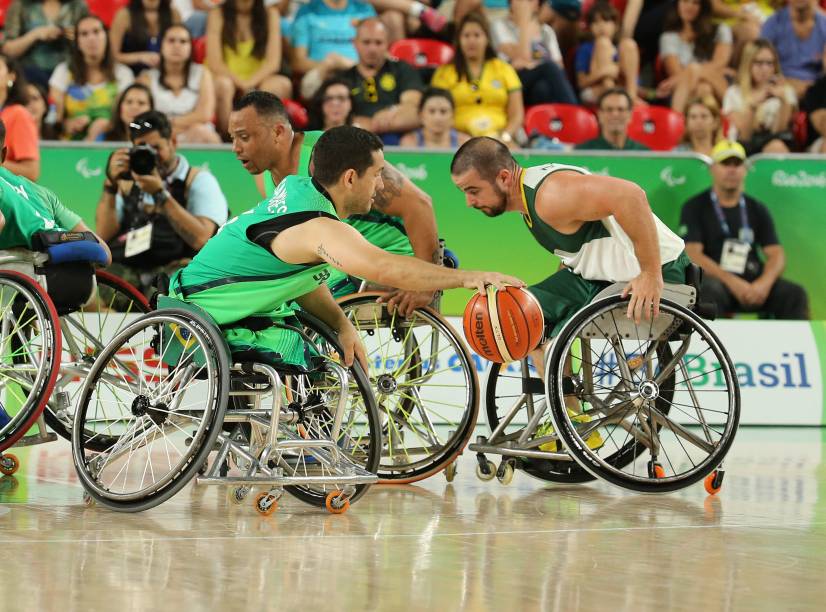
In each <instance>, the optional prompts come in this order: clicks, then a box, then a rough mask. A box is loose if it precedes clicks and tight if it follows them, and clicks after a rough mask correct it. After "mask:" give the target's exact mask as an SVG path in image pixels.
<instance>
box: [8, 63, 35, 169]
mask: <svg viewBox="0 0 826 612" xmlns="http://www.w3.org/2000/svg"><path fill="white" fill-rule="evenodd" d="M27 85H28V83H27V82H26V78H25V77H24V76H23V73H22V72H21V71H20V70H19V68H18V67H17V65H16V64H15V63H14V61H13V60H11V59H9V58H8V57H7V56H6V55H5V54H2V53H0V109H2V110H0V119H2V120H3V122H4V123H5V124H6V147H7V148H8V152H7V153H6V162H5V163H4V164H3V165H4V166H5V167H6V168H8V169H9V171H11V172H13V173H14V174H17V175H19V176H24V177H26V178H27V179H29V180H32V181H36V180H37V178H38V177H39V176H40V138H39V137H38V135H37V125H36V124H35V121H34V117H32V115H31V113H29V111H28V109H27V108H26V103H27V102H28V101H29V96H28V92H27Z"/></svg>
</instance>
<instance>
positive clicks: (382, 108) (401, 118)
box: [340, 17, 424, 145]
mask: <svg viewBox="0 0 826 612" xmlns="http://www.w3.org/2000/svg"><path fill="white" fill-rule="evenodd" d="M354 44H355V47H356V53H358V58H359V59H358V63H357V64H356V65H355V66H353V67H352V68H350V69H349V70H345V71H344V72H342V73H341V75H340V76H341V77H342V78H343V79H344V80H345V81H347V83H348V84H349V85H350V90H351V92H352V94H353V114H354V115H355V116H354V118H353V123H354V124H356V125H358V126H359V127H362V128H364V129H366V130H370V131H371V132H373V133H375V134H378V135H379V136H381V139H382V140H383V141H384V144H387V145H396V144H399V139H400V137H401V134H402V133H403V132H407V131H410V130H412V129H414V128H417V127H419V102H420V101H421V99H422V89H424V85H423V84H422V79H421V77H420V76H419V73H418V72H416V70H415V69H414V68H413V67H412V66H410V65H409V64H407V63H406V62H400V61H398V60H395V59H392V58H390V56H389V55H388V53H387V50H388V48H389V44H390V43H389V39H388V35H387V28H386V26H385V25H384V24H383V23H382V22H381V21H380V20H379V19H378V18H376V17H374V18H371V19H365V20H364V21H362V22H361V23H359V25H358V27H357V28H356V38H355V41H354Z"/></svg>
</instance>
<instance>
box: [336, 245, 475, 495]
mask: <svg viewBox="0 0 826 612" xmlns="http://www.w3.org/2000/svg"><path fill="white" fill-rule="evenodd" d="M440 248H441V256H442V261H443V262H444V265H445V266H448V267H453V268H455V267H458V260H457V259H456V256H455V255H454V254H453V253H451V252H450V251H449V250H448V249H445V248H444V242H441V244H440ZM354 284H355V286H356V287H360V289H359V291H358V292H357V293H354V294H351V295H348V296H345V297H343V298H340V299H339V300H338V302H339V306H341V308H342V310H344V312H345V313H346V314H347V316H348V318H349V319H350V321H351V322H352V323H353V325H354V326H355V328H356V330H357V331H358V332H359V334H360V336H361V339H362V341H363V342H364V345H365V349H366V352H367V358H368V370H369V372H368V373H369V376H370V383H371V385H372V387H373V392H374V394H375V397H376V403H377V405H378V410H379V414H380V416H381V431H382V436H383V439H384V447H383V449H382V453H381V461H380V463H379V466H378V476H379V481H380V482H385V483H399V484H401V483H409V482H415V481H418V480H421V479H424V478H427V477H428V476H431V475H433V474H435V473H437V472H439V471H442V470H444V472H445V476H446V478H447V480H448V481H452V480H453V478H454V477H455V475H456V463H455V461H456V458H457V457H458V456H459V455H460V454H461V453H462V451H463V449H464V447H465V445H466V444H467V442H468V439H469V438H470V435H471V432H472V431H473V428H474V426H475V425H476V417H477V414H478V412H479V382H478V377H477V375H476V368H475V366H474V362H473V361H472V359H471V356H470V353H469V351H468V349H467V346H466V345H465V342H464V340H463V339H462V338H461V337H460V336H459V335H458V334H457V333H456V331H455V330H454V328H453V327H452V326H451V325H450V323H448V322H447V321H446V320H445V319H444V318H443V317H442V316H441V315H440V314H439V301H440V296H439V295H437V297H436V298H435V299H434V301H433V303H431V304H430V305H429V306H428V307H425V308H418V309H416V310H415V311H414V313H413V314H412V315H411V316H410V317H408V318H404V317H402V316H401V315H399V314H398V313H391V312H389V311H388V309H387V306H386V305H385V304H380V303H378V302H376V299H377V298H378V297H379V295H380V293H378V292H375V291H371V288H370V286H369V285H368V284H367V283H366V282H364V281H361V280H359V279H354Z"/></svg>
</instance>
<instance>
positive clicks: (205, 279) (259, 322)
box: [170, 99, 523, 369]
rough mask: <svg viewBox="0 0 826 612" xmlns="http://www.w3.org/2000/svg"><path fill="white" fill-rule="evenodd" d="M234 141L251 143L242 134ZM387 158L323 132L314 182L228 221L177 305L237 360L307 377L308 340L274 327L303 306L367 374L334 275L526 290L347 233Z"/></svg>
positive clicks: (188, 275)
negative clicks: (210, 326) (214, 329)
mask: <svg viewBox="0 0 826 612" xmlns="http://www.w3.org/2000/svg"><path fill="white" fill-rule="evenodd" d="M259 102H261V104H262V106H261V107H259V108H257V110H256V113H257V117H258V119H259V121H260V122H263V123H264V124H265V125H267V126H269V127H268V129H273V127H274V125H275V122H276V116H277V112H276V110H275V109H274V108H270V109H269V110H270V111H272V112H271V113H270V112H268V107H267V106H266V100H264V99H259ZM234 136H235V137H236V138H237V139H239V140H244V139H247V138H248V136H249V135H248V134H247V133H246V132H245V131H244V130H240V131H239V132H237V133H236V134H234ZM382 148H383V145H382V143H381V140H379V139H378V137H377V136H375V135H374V134H371V133H370V132H367V131H366V130H362V129H360V128H355V127H351V126H342V127H338V128H334V129H332V130H329V131H328V132H325V133H324V134H323V135H322V136H321V137H320V138H319V139H318V142H317V143H316V146H315V148H314V150H313V176H312V177H302V176H295V175H292V176H288V177H287V178H286V179H285V180H284V181H282V182H281V183H280V184H279V185H278V187H277V188H276V190H275V192H274V193H273V195H272V197H269V198H267V199H265V200H264V201H262V202H261V203H260V204H258V206H256V207H255V208H253V209H251V210H249V211H247V212H245V213H243V214H241V215H239V216H238V217H235V218H234V219H231V220H230V221H228V222H227V223H226V225H224V226H223V227H222V228H221V230H219V232H218V233H217V234H216V235H215V236H214V237H213V238H211V239H210V240H209V241H208V242H207V244H206V245H205V246H204V247H203V249H201V251H199V253H198V254H197V255H196V256H195V258H194V259H193V260H192V262H191V263H190V264H189V265H188V266H187V267H186V268H184V269H183V270H180V271H179V272H177V273H176V274H175V275H174V276H173V277H172V279H171V284H170V289H171V295H172V297H176V298H178V299H183V300H185V301H188V302H191V303H194V304H196V305H198V306H200V307H201V308H203V309H204V310H206V311H207V312H208V313H209V314H210V315H211V316H212V317H213V319H215V321H216V322H217V323H218V324H219V325H221V327H222V329H223V330H224V335H225V337H226V339H227V342H228V344H229V346H230V350H231V351H232V352H233V353H240V352H250V351H252V352H255V353H256V355H257V356H258V357H259V358H262V359H265V360H267V361H270V362H272V363H273V364H274V365H277V366H284V365H286V366H292V367H297V368H301V369H309V368H311V367H312V364H311V363H310V361H309V359H310V358H311V357H312V355H310V354H308V351H307V347H306V346H305V344H304V342H303V340H302V338H301V336H300V335H298V334H297V333H296V332H293V331H291V330H287V329H284V328H283V327H275V326H273V325H272V323H273V322H278V321H284V320H288V319H289V317H290V316H291V315H292V313H293V302H296V303H297V304H298V306H299V307H301V308H302V309H304V310H306V311H307V312H309V313H311V314H313V315H315V316H317V317H318V318H320V319H321V320H322V321H324V322H325V323H327V324H328V325H330V327H332V328H333V329H334V330H336V331H337V332H338V334H339V340H340V342H341V345H342V348H343V350H344V355H343V357H344V361H345V363H346V364H347V365H348V366H349V365H351V364H352V363H353V359H354V358H358V359H359V360H360V361H361V362H362V364H363V365H364V366H365V368H366V365H367V364H366V356H365V353H364V348H363V346H362V344H361V342H360V340H359V335H358V332H356V330H355V328H354V327H353V325H352V323H350V321H349V320H348V319H347V316H346V315H345V314H344V312H343V311H342V310H341V308H340V307H339V306H338V304H336V302H335V301H334V299H333V297H332V295H331V294H330V290H329V289H328V288H327V285H326V281H327V278H328V277H329V275H330V268H331V267H333V268H336V269H338V270H342V271H344V272H346V273H347V274H352V275H354V276H358V277H359V278H365V279H368V280H370V281H374V282H377V283H379V284H382V285H386V286H391V287H401V288H403V289H408V290H412V291H434V290H438V289H449V288H454V287H466V288H470V289H479V290H484V286H485V285H486V284H495V285H497V286H500V287H501V286H504V285H506V284H511V285H517V286H522V285H523V283H522V282H521V281H519V280H518V279H516V278H513V277H510V276H506V275H503V274H499V273H496V272H473V271H469V270H453V269H450V268H445V267H443V266H437V265H435V264H431V263H427V262H424V261H421V260H419V259H418V258H416V257H410V256H407V257H405V256H402V255H394V254H391V253H388V252H387V251H384V250H382V249H380V248H378V247H376V246H374V245H372V244H370V243H369V242H368V241H367V240H366V239H365V238H364V237H363V236H362V235H361V234H360V233H359V232H358V231H357V230H356V229H355V228H353V227H350V226H349V225H347V224H346V223H343V222H342V220H343V219H346V218H347V217H349V216H350V215H358V214H364V213H366V212H367V211H369V210H370V207H371V205H372V203H373V199H374V198H375V196H376V192H377V190H379V189H381V187H382V170H383V168H384V154H383V152H382ZM249 153H250V152H249V151H248V154H249ZM244 167H245V168H247V169H248V170H251V169H253V168H254V169H256V170H258V172H262V171H264V170H274V169H276V161H274V160H273V159H272V158H268V157H267V155H266V151H264V153H263V154H262V153H261V151H258V152H255V153H254V154H250V155H249V156H248V157H246V158H245V160H244Z"/></svg>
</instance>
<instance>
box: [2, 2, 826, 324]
mask: <svg viewBox="0 0 826 612" xmlns="http://www.w3.org/2000/svg"><path fill="white" fill-rule="evenodd" d="M90 6H91V8H92V9H93V10H90ZM824 7H826V0H749V1H742V0H548V1H547V2H546V1H544V0H112V1H111V2H108V3H106V2H90V3H87V2H86V0H0V21H1V22H2V26H3V28H2V38H0V45H2V46H0V119H2V120H3V122H4V123H5V126H6V129H7V138H6V142H7V143H8V151H7V156H6V162H5V165H6V166H7V167H8V168H9V169H10V170H11V171H13V172H15V173H17V174H20V175H23V176H25V177H27V178H30V179H32V180H37V178H38V176H39V174H40V152H39V141H40V140H42V139H49V140H52V139H58V140H74V141H108V142H121V143H123V142H129V141H131V143H132V144H133V145H142V144H146V145H149V146H150V147H152V148H153V149H154V150H155V151H156V152H155V153H154V155H155V158H154V161H153V162H152V165H151V168H150V169H149V170H148V173H147V174H136V173H135V172H134V171H132V170H129V169H128V164H127V158H128V156H129V154H128V150H127V149H126V148H120V149H117V150H116V152H115V153H114V154H113V155H112V157H111V158H110V161H109V163H108V164H107V171H106V182H105V184H104V188H103V194H102V195H101V199H100V202H99V204H98V210H97V221H98V232H99V233H100V235H101V236H103V237H104V238H105V239H106V240H107V241H109V242H110V248H111V249H112V252H113V254H115V257H114V259H115V261H116V262H117V263H118V264H122V265H123V264H128V265H127V267H130V266H131V268H132V271H133V272H134V271H135V269H137V272H138V273H137V276H135V275H133V276H128V274H127V272H126V271H122V273H123V274H125V275H127V276H128V277H129V278H130V279H131V280H133V282H135V283H136V284H137V285H139V286H140V287H141V288H142V289H147V290H148V288H149V284H150V277H151V274H149V273H150V272H151V273H156V272H158V271H164V270H166V271H169V270H170V269H172V268H174V267H175V266H178V265H181V264H182V262H185V261H186V260H187V259H188V257H189V256H190V255H191V254H192V253H194V252H195V251H197V249H198V248H200V246H201V245H202V244H203V242H204V241H205V240H207V239H208V238H209V236H211V235H213V234H214V232H215V231H216V229H217V228H218V227H219V226H220V225H221V223H223V222H224V221H225V220H226V218H227V215H228V214H229V211H228V208H227V204H226V201H225V198H224V196H223V194H222V193H221V189H220V186H219V185H218V183H217V181H216V180H215V179H214V177H213V176H212V175H211V174H209V172H208V170H206V169H198V168H192V167H190V165H189V163H188V162H187V160H186V158H185V157H183V156H181V155H180V154H178V153H177V152H176V146H177V145H178V144H182V143H186V144H189V143H203V144H214V143H220V142H222V141H224V140H226V139H227V126H228V122H229V115H230V112H231V109H232V105H233V102H234V100H236V99H237V98H238V97H239V96H241V95H243V94H244V93H246V92H249V91H251V90H256V89H258V90H265V91H269V92H272V93H274V94H276V95H278V96H280V97H281V98H283V99H286V100H288V108H289V109H293V110H295V109H298V111H300V112H295V120H296V123H297V124H298V126H297V127H299V128H305V129H320V130H326V129H329V128H331V127H334V126H339V125H344V124H353V125H357V126H360V127H364V128H366V129H369V130H371V131H373V132H375V133H377V134H379V135H380V136H381V138H382V139H383V140H384V142H385V143H386V144H388V145H402V146H405V147H411V148H412V147H422V148H447V149H455V148H457V147H458V146H459V145H461V144H462V143H463V142H465V141H466V140H467V139H468V138H469V137H471V136H481V135H484V136H491V137H493V138H497V139H499V140H501V141H502V142H504V143H505V144H506V145H507V146H509V147H528V146H537V147H543V148H549V149H554V148H570V147H574V146H575V147H576V148H577V149H583V150H625V151H627V150H645V149H647V148H648V147H647V146H646V144H643V143H642V142H638V141H637V140H635V139H634V138H631V137H630V136H629V133H631V130H630V129H629V128H630V126H631V125H632V123H633V121H635V117H637V115H638V113H637V111H638V110H639V109H640V108H641V107H643V108H644V107H645V106H646V105H653V106H659V107H664V108H662V109H660V111H659V112H660V113H666V114H668V115H669V116H672V117H678V118H679V122H678V124H679V125H681V126H683V127H682V128H680V129H681V131H680V135H681V139H680V138H679V137H678V138H677V139H674V143H672V144H676V147H675V150H676V151H687V152H694V153H699V154H702V155H705V156H707V157H709V158H710V159H712V160H713V164H712V166H711V170H712V176H713V178H714V185H713V188H712V190H710V191H709V192H708V193H706V194H701V195H700V196H698V198H699V199H697V201H694V202H693V203H692V204H691V205H690V206H687V207H686V209H685V211H686V212H685V213H684V217H685V215H688V217H685V218H684V219H683V224H684V225H686V226H691V229H690V232H689V233H690V235H689V236H687V238H686V239H687V240H688V241H689V242H690V243H691V247H692V249H693V251H692V253H691V254H692V257H693V258H694V259H695V260H697V261H700V263H703V264H708V265H704V266H703V267H706V268H708V269H709V270H711V273H710V274H709V276H708V278H709V280H708V283H709V284H710V285H714V286H713V287H710V288H709V291H710V292H711V293H713V294H714V295H715V300H716V301H717V302H719V305H720V307H721V308H722V309H723V310H725V311H731V312H734V311H737V310H749V309H752V310H754V309H759V308H762V307H763V306H764V305H765V304H769V302H771V304H773V305H774V310H776V311H777V312H773V313H772V314H774V315H775V316H777V317H779V318H785V317H787V316H788V317H800V316H805V314H806V311H807V305H806V302H805V295H804V294H800V295H799V293H800V292H799V288H797V287H791V286H789V285H788V284H784V283H783V282H781V281H782V279H780V277H779V271H780V270H781V269H782V265H781V264H780V263H778V262H781V263H782V250H780V248H779V246H778V245H777V238H776V236H775V235H774V232H773V227H772V225H771V220H770V219H768V217H767V213H766V211H765V210H764V209H763V208H761V205H759V203H754V202H751V201H748V205H749V206H750V209H749V215H750V216H753V219H752V218H751V217H750V222H753V224H754V225H755V228H758V229H759V232H758V234H759V236H758V238H759V240H758V244H759V247H760V249H761V252H762V253H763V256H762V258H761V259H760V261H764V260H765V262H766V265H765V267H761V268H760V270H751V271H749V270H746V271H745V272H744V271H740V272H736V271H735V272H734V273H732V272H731V270H729V269H728V268H730V267H731V266H729V265H728V264H729V263H730V262H727V261H726V260H725V257H724V256H723V255H725V253H723V255H720V252H722V251H721V249H723V251H725V248H726V247H725V244H728V243H726V242H725V240H729V239H732V238H731V237H729V238H726V237H725V236H723V237H721V236H719V235H717V234H715V233H714V232H717V233H718V234H719V228H717V226H714V224H713V223H711V222H708V223H706V222H707V221H708V219H710V218H711V217H710V215H709V210H712V209H711V208H709V206H712V205H713V206H717V205H716V204H714V203H715V202H717V198H719V200H720V203H721V204H720V206H721V207H722V209H724V212H725V214H726V215H728V216H731V215H729V213H730V212H731V211H732V210H734V209H735V207H737V206H738V202H742V201H743V196H742V176H740V175H742V174H743V170H742V161H743V159H744V158H745V156H746V155H751V154H755V153H760V152H765V153H789V152H794V151H801V150H808V151H811V152H815V153H826V75H825V74H824V69H825V68H826V13H824ZM411 38H412V39H418V40H420V41H421V39H425V40H426V41H427V40H431V41H434V42H433V43H431V46H433V45H435V46H436V47H437V48H438V47H440V48H441V50H442V51H444V52H445V54H446V55H442V56H441V59H440V60H439V61H435V62H433V61H426V62H422V61H420V60H421V59H422V57H423V55H422V54H421V53H420V54H419V55H418V56H416V54H415V53H414V56H413V57H412V58H411V57H406V58H404V59H406V60H407V61H404V60H403V59H399V58H397V57H395V56H394V54H393V49H394V43H397V42H398V41H401V40H402V39H411ZM417 44H420V45H421V43H417ZM408 62H410V63H408ZM542 105H556V107H554V108H558V109H562V108H563V107H564V108H567V109H570V108H571V107H574V106H576V107H579V109H578V110H577V109H574V110H577V112H588V113H593V114H594V115H595V116H596V120H597V124H598V130H597V134H596V136H595V137H591V136H593V133H592V134H591V136H589V137H587V138H585V137H580V138H578V139H576V138H573V139H571V141H570V142H569V141H567V140H566V141H565V142H559V141H558V140H556V139H554V137H553V134H550V133H548V132H547V131H546V130H543V128H542V126H541V125H539V126H537V125H535V122H531V121H530V116H532V113H533V116H538V114H537V113H535V112H533V111H532V109H535V108H536V107H538V106H542ZM302 106H303V107H304V109H306V111H307V112H306V113H304V112H303V109H302V108H301V107H302ZM583 109H584V110H583ZM529 111H530V112H529ZM646 112H647V111H646ZM642 114H643V115H645V114H646V113H642ZM559 116H561V115H559ZM588 117H589V120H590V121H591V122H593V117H592V116H591V115H588ZM526 118H527V119H528V121H527V123H526ZM672 123H673V122H672ZM655 128H656V126H655ZM637 133H639V132H637ZM678 136H679V135H678ZM677 140H679V142H678V143H677ZM738 142H739V144H738ZM721 143H723V144H721ZM649 144H650V143H649ZM721 147H722V148H721ZM124 168H126V169H124ZM738 173H739V174H738ZM726 181H729V182H731V183H732V185H731V186H730V188H729V187H726V186H725V184H726ZM738 181H739V182H738ZM738 185H739V187H738ZM735 187H736V188H737V189H735ZM726 189H728V191H726ZM738 189H739V191H738ZM729 192H730V193H729ZM709 202H711V204H709ZM740 206H741V207H742V205H740ZM692 214H693V215H694V216H693V217H691V215H692ZM732 214H733V213H732ZM732 218H733V217H732ZM712 220H713V219H712ZM703 223H705V224H706V225H709V224H710V225H709V226H714V228H712V229H713V231H711V230H709V232H710V233H709V232H706V230H707V229H708V228H705V229H703V228H704V227H705V226H703V225H702V224H703ZM733 223H734V221H730V223H729V224H733ZM147 224H148V227H151V228H152V229H151V231H150V232H149V233H148V236H150V237H149V238H145V242H146V244H145V245H144V246H143V247H141V248H144V250H143V251H140V250H136V249H135V248H134V245H133V246H128V245H127V243H128V242H129V240H131V238H130V236H132V235H133V233H135V232H137V233H141V232H143V230H144V229H145V227H146V226H147ZM723 225H724V226H726V224H723ZM701 226H702V227H701ZM726 227H728V226H726ZM732 227H733V225H732ZM715 228H716V229H715ZM747 229H748V228H747ZM704 232H705V233H704ZM709 236H710V237H709ZM156 243H157V245H161V246H163V245H164V244H166V246H170V245H173V246H174V247H175V248H172V249H171V251H170V250H169V249H167V248H166V247H164V248H163V249H161V248H158V249H156V248H155V247H156V246H157V245H156ZM718 243H719V244H718ZM720 245H723V246H722V247H721V246H720ZM179 247H180V248H179ZM718 247H719V248H718ZM156 252H163V253H165V255H164V256H163V257H162V258H161V259H157V258H155V259H152V260H151V261H149V260H147V257H148V255H147V254H150V253H156ZM755 252H756V251H755ZM704 253H705V254H704ZM720 257H723V261H722V262H721V261H719V260H720ZM706 260H709V261H711V260H715V261H717V263H714V262H712V263H709V261H706ZM749 261H751V260H749ZM136 262H138V263H140V265H138V263H136ZM761 266H762V264H761ZM795 292H797V293H795ZM784 309H785V310H784ZM770 310H771V309H770ZM787 311H788V312H787Z"/></svg>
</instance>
